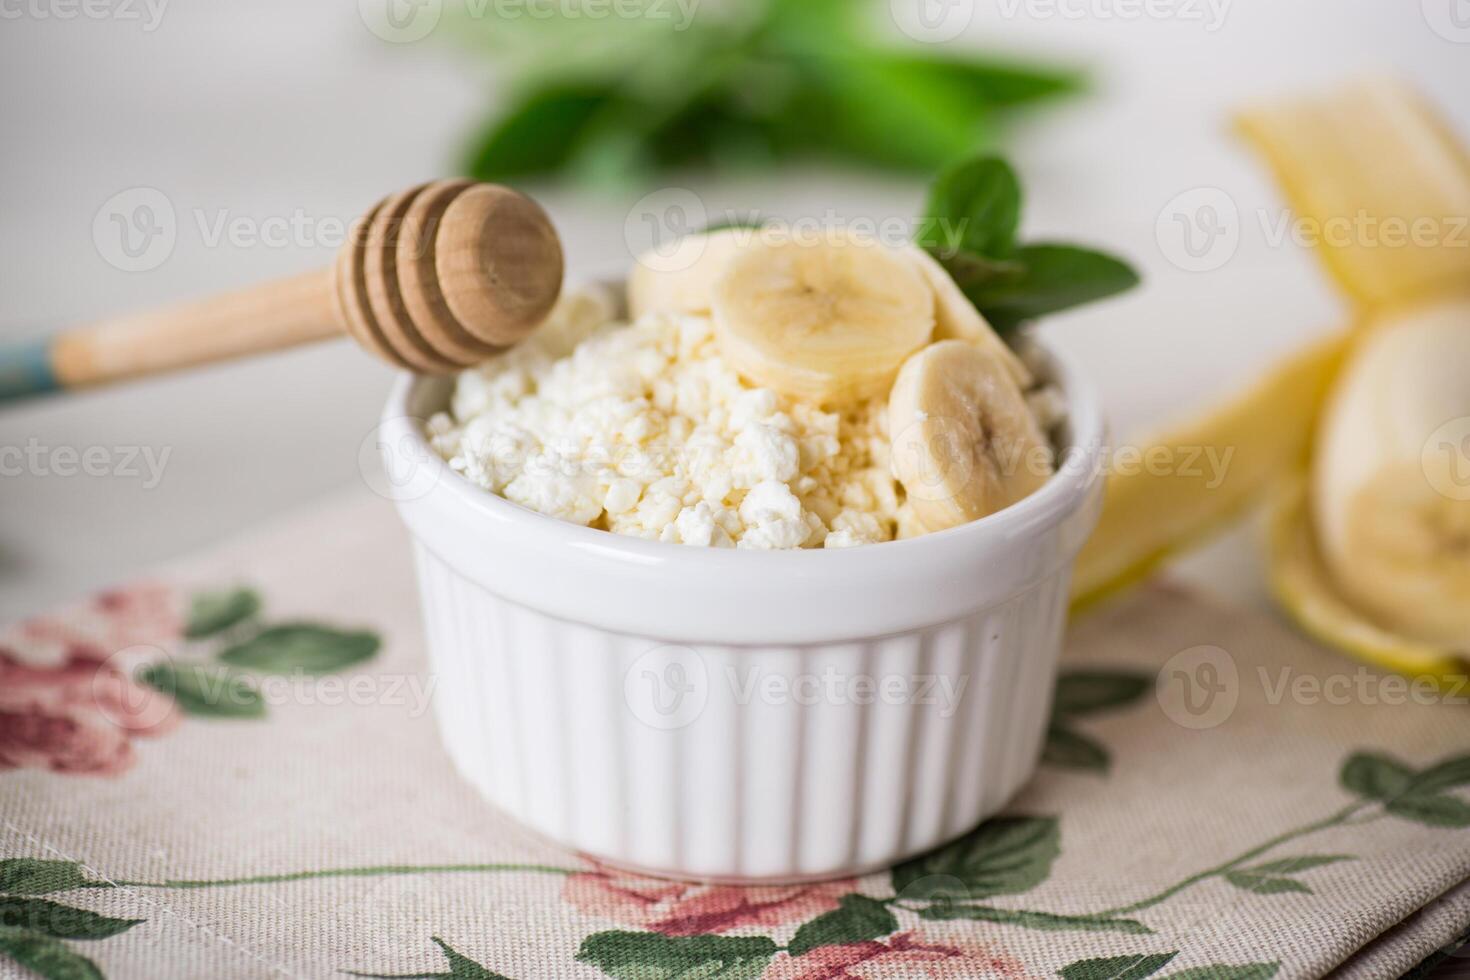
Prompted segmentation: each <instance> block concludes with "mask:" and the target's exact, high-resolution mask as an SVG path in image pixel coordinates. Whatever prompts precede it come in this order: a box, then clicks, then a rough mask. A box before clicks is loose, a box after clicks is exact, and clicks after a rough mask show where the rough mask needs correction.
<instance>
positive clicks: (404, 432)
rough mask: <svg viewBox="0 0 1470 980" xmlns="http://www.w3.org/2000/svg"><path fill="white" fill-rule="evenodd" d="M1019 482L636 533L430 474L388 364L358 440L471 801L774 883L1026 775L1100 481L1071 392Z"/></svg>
mask: <svg viewBox="0 0 1470 980" xmlns="http://www.w3.org/2000/svg"><path fill="white" fill-rule="evenodd" d="M1047 359H1048V360H1049V362H1050V363H1049V371H1050V374H1051V375H1052V380H1054V381H1055V382H1056V383H1057V385H1058V386H1059V387H1060V388H1061V390H1062V392H1063V393H1064V395H1065V397H1066V401H1067V405H1068V412H1069V416H1068V418H1069V421H1068V423H1067V425H1066V426H1065V428H1064V431H1063V438H1062V449H1063V465H1062V466H1061V469H1060V471H1059V472H1058V474H1057V475H1056V476H1055V477H1053V478H1052V479H1051V481H1050V482H1048V483H1047V484H1046V485H1045V486H1044V487H1043V488H1042V489H1041V490H1039V491H1038V492H1037V493H1035V494H1033V495H1032V496H1030V497H1028V498H1027V499H1026V500H1024V501H1022V502H1020V503H1019V504H1016V505H1015V506H1013V507H1010V508H1007V509H1006V510H1004V511H1002V512H1000V513H998V514H994V515H991V516H990V517H987V518H985V519H984V520H981V521H976V522H974V523H972V524H968V525H965V526H963V527H958V528H954V529H951V530H949V531H944V532H941V533H938V534H930V535H926V536H924V537H920V538H915V539H911V540H906V541H897V542H891V543H887V544H880V545H869V546H866V547H860V548H851V549H834V550H831V551H824V550H809V551H790V552H760V551H746V550H734V549H714V548H700V547H691V546H688V545H675V544H660V543H658V542H650V541H643V540H639V539H636V538H631V537H626V536H623V535H616V534H610V533H608V532H605V531H598V530H593V529H591V528H585V527H579V526H576V525H572V524H568V523H565V522H562V521H558V520H556V519H554V518H551V517H546V516H544V515H541V514H538V513H535V512H534V511H531V510H528V509H526V508H523V507H521V506H519V505H517V504H513V503H511V502H509V501H507V500H505V499H503V498H501V497H498V496H495V495H493V494H491V493H488V492H486V491H485V490H482V489H480V488H479V487H476V486H474V485H472V484H470V483H469V482H468V481H466V480H464V479H463V478H461V477H460V476H459V475H457V474H455V473H454V472H453V471H451V470H450V469H449V468H448V467H447V466H446V465H445V464H444V463H443V462H441V461H440V460H439V459H438V458H437V457H436V456H435V455H434V454H433V453H432V452H431V451H430V450H429V449H428V446H427V445H426V443H425V440H424V437H423V433H422V423H421V421H420V420H422V419H426V418H428V417H429V416H430V415H431V414H433V413H434V412H435V411H438V410H441V409H442V408H443V407H444V406H445V404H446V403H447V401H448V395H449V388H450V383H449V382H447V381H443V380H431V379H418V378H411V377H404V378H403V379H401V380H400V381H399V382H398V384H397V386H396V387H395V388H394V390H393V394H392V397H391V398H390V400H389V402H388V406H387V409H386V411H385V413H384V418H383V425H382V428H381V429H380V436H381V438H380V440H379V445H380V446H381V447H382V448H383V451H384V453H385V456H386V457H387V458H386V460H385V462H386V464H387V466H388V472H389V473H390V475H392V476H395V477H396V479H397V483H396V484H395V491H394V494H393V495H394V496H395V497H396V498H397V502H398V507H399V511H400V513H401V515H402V517H403V520H404V521H405V522H406V523H407V525H408V527H409V530H410V531H411V532H412V535H413V538H414V541H415V553H416V556H417V562H418V576H419V585H420V589H421V591H422V598H423V611H424V619H425V624H426V627H427V631H428V645H429V651H430V655H431V658H432V663H433V669H434V670H435V671H436V672H437V674H438V686H437V688H436V690H435V703H436V706H437V713H438V717H439V723H440V726H441V730H442V733H443V737H444V744H445V746H446V748H448V750H449V753H450V755H451V756H452V757H453V759H454V762H455V764H456V765H457V767H458V768H459V770H460V772H461V773H463V774H464V776H465V778H466V779H468V780H469V781H470V782H471V783H473V784H474V785H475V786H476V787H477V788H478V789H479V790H480V792H481V793H483V794H484V795H485V797H486V798H487V799H489V800H490V802H492V803H493V804H495V805H496V806H498V807H499V808H500V809H502V810H504V811H505V812H506V813H508V814H510V815H511V816H513V817H515V818H516V819H517V820H519V821H521V822H522V823H524V824H526V825H527V826H529V827H531V828H533V829H534V830H537V831H539V832H540V833H541V834H543V835H545V836H546V837H549V838H551V839H552V840H555V841H557V842H559V843H561V844H563V845H565V846H567V847H571V848H575V849H577V850H579V851H583V852H586V853H587V854H590V855H593V856H595V857H597V858H599V859H601V860H604V861H607V862H609V863H613V864H617V865H621V866H625V867H630V868H636V869H641V870H645V871H649V872H652V873H656V874H664V875H670V876H675V877H686V878H698V879H709V880H727V881H791V880H798V879H814V878H826V877H835V876H841V875H849V874H857V873H860V872H864V871H868V870H872V869H876V868H879V867H883V866H886V865H889V864H891V863H893V862H895V861H898V860H901V859H903V858H905V857H907V856H910V855H913V854H917V853H920V852H923V851H926V850H928V849H930V848H933V847H936V846H938V845H940V844H942V843H944V842H945V841H948V840H950V839H952V838H954V837H957V836H959V835H961V834H963V833H965V832H966V831H968V830H970V829H971V828H972V827H974V826H975V825H976V824H977V823H979V822H980V821H981V820H983V819H985V818H986V817H987V816H990V815H991V814H993V813H995V812H996V811H998V810H999V809H1000V808H1001V807H1003V806H1004V805H1005V804H1006V802H1007V801H1008V800H1009V799H1010V798H1011V796H1012V795H1013V794H1014V793H1015V792H1016V791H1017V789H1019V788H1020V787H1021V785H1022V784H1023V783H1025V782H1026V780H1027V779H1029V778H1030V776H1031V774H1032V772H1033V771H1034V770H1035V767H1036V763H1037V759H1038V756H1039V754H1040V750H1041V744H1042V736H1043V734H1044V732H1045V729H1046V725H1047V718H1048V714H1049V713H1050V708H1051V696H1052V687H1053V681H1054V678H1055V668H1056V660H1057V654H1058V652H1059V649H1060V647H1061V642H1062V632H1063V627H1064V624H1065V620H1066V611H1067V593H1068V584H1069V578H1070V572H1071V565H1072V562H1073V560H1074V558H1075V557H1076V555H1077V552H1078V550H1079V549H1080V548H1081V546H1082V543H1083V541H1084V540H1086V538H1087V536H1088V534H1089V533H1090V532H1091V530H1092V527H1093V524H1094V522H1095V520H1096V516H1097V510H1098V505H1099V501H1100V496H1101V487H1100V479H1099V473H1100V470H1101V455H1102V446H1103V439H1104V426H1103V423H1102V419H1101V415H1100V411H1099V407H1098V404H1097V400H1096V397H1095V395H1094V392H1093V390H1092V388H1091V387H1090V386H1089V385H1088V384H1086V383H1085V382H1084V381H1083V380H1082V379H1081V378H1080V377H1079V375H1078V373H1077V372H1076V371H1075V369H1074V368H1073V366H1072V365H1070V364H1068V363H1067V361H1066V360H1065V359H1064V358H1057V357H1054V356H1048V358H1047Z"/></svg>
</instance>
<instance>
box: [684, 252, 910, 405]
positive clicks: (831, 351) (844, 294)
mask: <svg viewBox="0 0 1470 980" xmlns="http://www.w3.org/2000/svg"><path fill="white" fill-rule="evenodd" d="M713 306H714V321H715V333H716V336H717V338H718V339H719V343H720V351H721V353H722V354H723V356H724V357H725V359H726V360H727V361H728V362H730V364H731V365H732V366H733V367H734V368H735V370H737V371H739V372H740V374H741V375H743V376H744V377H745V378H746V379H747V380H749V381H751V382H753V383H754V384H758V385H761V386H763V387H768V388H772V389H774V390H776V391H778V392H780V393H782V394H785V395H789V396H791V397H794V398H797V399H800V400H803V401H807V402H812V403H816V404H821V405H842V404H850V403H853V402H856V401H859V400H862V399H865V398H872V397H875V396H878V395H881V394H883V392H885V391H886V390H887V389H888V387H889V385H890V384H891V383H892V381H893V378H894V375H895V374H896V373H897V372H898V369H899V366H900V365H901V364H902V363H903V361H904V359H905V358H906V357H908V355H909V354H911V353H913V352H914V351H915V350H917V349H919V348H920V347H922V346H924V345H925V344H926V343H928V342H929V338H930V336H931V335H932V334H933V332H934V307H935V301H934V294H933V291H932V290H931V289H930V288H929V285H928V283H927V282H926V281H925V279H924V277H923V276H922V275H921V274H920V273H919V271H918V269H917V268H916V267H915V265H914V263H913V262H912V261H910V260H909V259H908V258H907V257H905V255H904V254H903V253H902V252H901V251H899V250H897V249H892V248H889V247H887V246H885V245H882V244H880V243H877V242H874V241H869V240H862V239H858V238H852V237H844V236H841V235H837V234H833V235H828V236H825V237H824V239H823V240H822V241H820V242H805V241H796V240H792V239H785V240H757V241H754V242H753V243H751V244H750V245H749V247H747V248H744V249H741V250H740V251H739V253H738V254H736V255H735V256H734V258H732V259H731V260H730V261H729V263H728V264H727V265H726V266H725V269H724V272H723V274H722V275H721V276H719V278H718V279H717V281H716V282H715V287H714V299H713Z"/></svg>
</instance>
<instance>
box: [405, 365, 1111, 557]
mask: <svg viewBox="0 0 1470 980" xmlns="http://www.w3.org/2000/svg"><path fill="white" fill-rule="evenodd" d="M1028 342H1029V343H1030V344H1032V345H1034V347H1035V348H1036V350H1037V353H1038V355H1039V359H1040V360H1041V362H1042V363H1043V364H1044V365H1045V372H1044V373H1045V374H1046V375H1047V376H1048V379H1049V380H1050V381H1052V382H1053V383H1054V384H1056V386H1057V387H1058V388H1059V389H1060V390H1061V392H1062V394H1063V398H1064V401H1065V403H1066V416H1065V418H1064V421H1063V426H1064V431H1065V432H1066V439H1065V445H1064V446H1063V447H1062V448H1061V449H1060V450H1059V454H1060V457H1061V462H1060V464H1059V465H1058V467H1057V470H1056V472H1055V473H1054V474H1053V475H1052V477H1051V478H1050V479H1049V480H1047V482H1046V483H1045V484H1043V485H1042V487H1041V488H1040V489H1039V490H1036V491H1035V492H1033V493H1032V494H1031V495H1029V496H1028V497H1026V498H1025V499H1023V500H1020V501H1018V502H1017V503H1014V504H1012V505H1010V506H1009V507H1006V508H1004V509H1002V510H999V511H996V512H995V513H993V514H989V515H987V516H985V517H983V518H980V519H979V520H975V521H970V522H969V523H966V524H961V525H959V526H957V527H952V528H948V529H946V530H943V531H932V532H929V533H927V534H923V535H920V536H918V537H914V538H907V539H903V540H894V541H885V542H879V543H876V544H868V545H860V546H856V547H851V548H791V549H779V550H767V549H759V548H713V547H701V546H692V545H687V544H675V543H671V542H663V541H651V540H647V539H644V538H638V537H634V536H632V535H625V534H618V533H616V532H612V531H605V530H601V529H599V528H592V527H587V526H585V525H581V524H574V523H572V522H570V521H565V520H562V519H560V518H557V517H552V516H550V515H547V514H542V513H540V512H539V511H535V510H532V509H530V508H529V507H525V506H523V505H521V504H518V503H515V502H514V501H511V500H508V499H506V498H505V497H502V496H500V495H499V494H496V493H494V492H492V491H490V490H486V489H484V488H483V487H480V486H478V485H476V484H474V483H472V482H471V481H469V480H468V479H466V478H465V477H463V476H461V475H460V474H459V473H456V472H455V471H454V470H453V469H452V468H450V466H449V464H448V463H447V462H446V461H445V460H444V459H443V458H442V457H440V456H439V454H438V453H436V452H435V451H434V450H433V448H432V447H431V446H430V445H429V441H428V437H427V436H426V434H425V423H426V422H427V421H428V416H429V415H432V414H433V412H432V411H429V412H425V411H422V410H418V411H416V410H415V409H416V407H417V406H418V405H419V404H420V402H421V399H422V398H423V397H424V391H425V389H426V388H428V387H429V386H431V385H445V384H450V383H452V381H453V379H452V378H445V377H430V376H423V375H416V374H412V373H409V372H399V377H398V378H397V379H396V381H395V382H394V384H393V388H392V391H391V393H390V395H389V398H388V401H387V404H386V406H385V407H384V410H383V414H382V419H381V426H380V430H379V431H380V433H381V434H382V436H383V437H384V439H383V442H382V443H381V444H382V445H383V446H385V447H389V446H391V447H396V448H394V449H391V450H389V449H385V451H388V452H406V453H409V454H411V458H412V459H413V460H414V462H415V463H416V464H417V465H421V466H425V467H427V472H426V473H422V474H419V475H418V477H417V479H418V481H420V482H418V483H417V485H419V486H424V487H429V488H432V492H438V491H443V492H446V493H447V494H449V495H450V497H451V498H452V499H453V501H454V505H455V506H457V507H461V508H463V509H464V510H465V511H466V512H469V513H477V514H479V515H481V516H483V517H485V518H488V519H490V520H491V521H493V522H494V523H497V524H501V525H505V524H511V525H514V526H516V527H517V529H518V531H520V532H521V533H524V534H527V535H533V536H535V537H536V539H537V540H538V541H539V542H540V543H542V544H544V546H545V547H547V548H551V549H566V548H570V549H572V550H574V551H579V552H584V553H591V554H595V555H597V557H598V558H599V559H600V560H602V561H607V560H609V559H612V560H614V561H618V562H621V563H627V564H630V565H650V564H657V565H659V566H660V567H662V568H664V569H670V570H673V571H676V572H678V571H683V572H687V573H688V574H691V575H701V574H708V573H710V572H716V573H720V572H730V571H732V570H733V569H741V570H743V571H745V572H749V571H751V570H753V569H754V570H761V569H764V570H767V571H772V572H776V571H778V570H789V571H793V572H796V573H799V574H804V573H806V572H812V571H820V570H831V569H833V568H834V567H836V566H837V565H839V564H846V565H852V564H856V563H858V562H867V561H883V560H887V559H895V560H904V561H909V560H913V559H919V558H921V557H922V556H923V555H925V554H926V553H929V552H939V551H944V550H946V549H949V548H954V547H962V548H964V549H966V550H969V549H983V548H986V547H987V546H988V545H990V544H991V543H998V542H999V541H1002V540H1005V541H1011V540H1014V539H1015V538H1016V537H1017V536H1020V535H1028V534H1033V533H1037V532H1039V531H1041V530H1043V529H1045V528H1050V527H1054V526H1056V525H1057V524H1059V523H1061V522H1062V521H1063V520H1064V519H1065V518H1066V517H1067V516H1069V515H1070V514H1072V513H1073V512H1075V511H1077V510H1078V509H1079V508H1081V507H1082V506H1084V505H1085V504H1086V503H1087V501H1088V498H1089V496H1090V492H1091V490H1092V489H1093V488H1094V487H1095V486H1096V484H1097V483H1098V482H1099V481H1100V479H1101V475H1102V472H1103V469H1104V455H1105V443H1106V438H1107V427H1106V424H1105V421H1104V418H1103V413H1102V408H1101V402H1100V399H1099V395H1098V392H1097V389H1096V387H1095V385H1094V384H1093V383H1092V382H1091V380H1090V379H1088V378H1087V376H1086V374H1085V372H1083V371H1082V370H1081V369H1080V368H1079V367H1078V365H1077V362H1076V361H1075V359H1074V358H1073V357H1072V356H1071V355H1069V354H1066V353H1063V352H1058V351H1057V350H1056V349H1055V348H1053V347H1052V346H1051V345H1049V344H1047V343H1045V342H1043V341H1040V340H1038V339H1036V338H1034V337H1032V338H1028ZM438 410H442V407H441V408H440V409H436V410H435V411H438ZM398 502H399V504H400V506H403V505H404V504H405V503H409V504H411V503H413V501H411V500H410V501H405V500H399V501H398Z"/></svg>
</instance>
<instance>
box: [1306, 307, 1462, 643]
mask: <svg viewBox="0 0 1470 980" xmlns="http://www.w3.org/2000/svg"><path fill="white" fill-rule="evenodd" d="M1317 445H1318V450H1317V454H1316V458H1315V460H1314V464H1313V468H1312V515H1313V519H1314V521H1315V526H1316V532H1317V540H1318V542H1319V544H1320V547H1321V550H1322V557H1323V560H1324V562H1325V564H1326V565H1327V568H1328V570H1329V571H1330V572H1331V574H1332V577H1333V579H1334V581H1335V582H1336V583H1337V585H1338V587H1339V588H1340V590H1341V591H1342V592H1343V593H1344V595H1345V596H1347V597H1348V598H1349V599H1351V600H1352V601H1354V602H1355V603H1357V604H1358V605H1359V606H1360V607H1361V608H1362V609H1364V610H1365V611H1367V612H1368V613H1370V614H1372V615H1373V616H1375V617H1376V618H1377V619H1378V620H1379V621H1380V622H1381V623H1382V624H1383V625H1384V626H1386V627H1389V628H1390V629H1392V630H1394V631H1395V632H1397V633H1399V634H1401V635H1404V636H1407V637H1412V638H1414V639H1417V640H1421V641H1424V642H1429V643H1438V644H1444V645H1448V646H1451V647H1453V648H1456V649H1463V650H1470V300H1465V301H1458V302H1453V303H1444V304H1439V305H1435V306H1431V307H1424V308H1421V309H1419V310H1415V311H1411V312H1408V313H1404V314H1400V315H1398V316H1396V317H1395V318H1393V319H1392V320H1385V321H1383V322H1381V323H1379V324H1377V325H1376V326H1374V327H1373V328H1372V329H1371V331H1370V332H1369V333H1367V334H1366V336H1364V337H1363V338H1362V340H1361V341H1360V343H1359V344H1358V346H1357V348H1356V350H1354V351H1353V353H1352V354H1351V356H1350V358H1349V360H1348V363H1347V366H1346V367H1345V368H1344V370H1343V374H1342V376H1341V377H1340V378H1339V379H1338V381H1337V384H1336V385H1335V387H1334V390H1333V392H1332V395H1331V397H1330V399H1329V402H1328V406H1327V411H1326V413H1325V414H1324V416H1323V420H1322V425H1321V428H1320V431H1319V433H1318V441H1317Z"/></svg>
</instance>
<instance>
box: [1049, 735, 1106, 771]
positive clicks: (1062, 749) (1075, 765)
mask: <svg viewBox="0 0 1470 980" xmlns="http://www.w3.org/2000/svg"><path fill="white" fill-rule="evenodd" d="M1041 761H1042V763H1043V764H1044V765H1048V766H1056V767H1057V768H1060V769H1080V770H1082V771H1084V772H1107V771H1108V765H1109V763H1110V762H1111V761H1112V760H1111V759H1110V757H1109V756H1108V750H1107V749H1106V748H1104V747H1103V746H1102V745H1101V744H1099V743H1098V742H1096V741H1094V740H1093V739H1091V738H1089V737H1087V736H1086V735H1083V734H1082V733H1080V732H1074V731H1072V730H1071V729H1070V728H1063V727H1062V726H1060V725H1057V724H1055V723H1053V724H1052V726H1051V727H1050V728H1049V729H1047V732H1046V747H1045V748H1044V749H1043V750H1042V754H1041Z"/></svg>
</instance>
